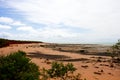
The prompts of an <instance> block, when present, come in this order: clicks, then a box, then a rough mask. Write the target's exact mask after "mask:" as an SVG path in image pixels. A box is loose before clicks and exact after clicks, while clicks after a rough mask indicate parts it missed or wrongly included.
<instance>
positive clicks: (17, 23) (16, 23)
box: [11, 21, 25, 26]
mask: <svg viewBox="0 0 120 80" xmlns="http://www.w3.org/2000/svg"><path fill="white" fill-rule="evenodd" d="M11 25H14V26H23V25H25V24H23V23H22V22H20V21H14V22H13V23H12V24H11Z"/></svg>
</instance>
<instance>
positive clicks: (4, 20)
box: [0, 17, 13, 24]
mask: <svg viewBox="0 0 120 80" xmlns="http://www.w3.org/2000/svg"><path fill="white" fill-rule="evenodd" d="M0 22H1V23H8V24H9V23H12V22H13V19H11V18H8V17H0Z"/></svg>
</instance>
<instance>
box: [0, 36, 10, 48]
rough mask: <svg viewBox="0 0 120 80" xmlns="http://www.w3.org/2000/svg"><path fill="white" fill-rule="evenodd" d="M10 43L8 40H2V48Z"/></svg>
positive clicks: (0, 41) (0, 42) (0, 40)
mask: <svg viewBox="0 0 120 80" xmlns="http://www.w3.org/2000/svg"><path fill="white" fill-rule="evenodd" d="M8 45H9V44H8V41H7V40H6V39H1V38H0V48H1V47H4V46H8Z"/></svg>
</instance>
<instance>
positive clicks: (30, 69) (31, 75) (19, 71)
mask: <svg viewBox="0 0 120 80" xmlns="http://www.w3.org/2000/svg"><path fill="white" fill-rule="evenodd" d="M39 74H40V73H39V70H38V66H36V64H34V63H32V62H31V61H30V59H29V58H27V57H26V53H25V52H22V51H18V52H15V53H11V54H10V55H8V56H0V80H39Z"/></svg>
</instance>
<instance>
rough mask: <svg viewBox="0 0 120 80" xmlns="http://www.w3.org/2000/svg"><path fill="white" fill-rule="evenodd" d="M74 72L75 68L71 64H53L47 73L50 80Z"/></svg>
mask: <svg viewBox="0 0 120 80" xmlns="http://www.w3.org/2000/svg"><path fill="white" fill-rule="evenodd" d="M75 70H76V68H75V67H74V66H73V64H71V63H68V64H67V65H64V64H63V63H57V62H53V63H52V67H51V69H49V70H47V73H48V75H49V76H50V77H51V78H52V77H63V76H64V75H65V74H67V73H68V72H72V73H73V71H75Z"/></svg>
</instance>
